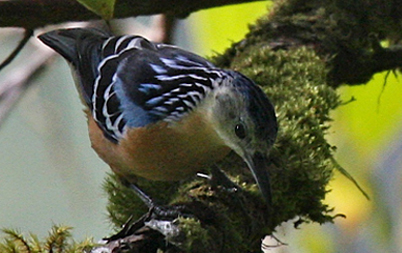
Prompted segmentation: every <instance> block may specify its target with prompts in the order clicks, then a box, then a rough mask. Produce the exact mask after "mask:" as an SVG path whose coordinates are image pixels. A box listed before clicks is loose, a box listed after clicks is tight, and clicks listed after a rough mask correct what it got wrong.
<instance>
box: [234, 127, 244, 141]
mask: <svg viewBox="0 0 402 253" xmlns="http://www.w3.org/2000/svg"><path fill="white" fill-rule="evenodd" d="M235 134H236V136H237V137H239V139H244V138H246V129H245V128H244V125H243V124H237V125H236V126H235Z"/></svg>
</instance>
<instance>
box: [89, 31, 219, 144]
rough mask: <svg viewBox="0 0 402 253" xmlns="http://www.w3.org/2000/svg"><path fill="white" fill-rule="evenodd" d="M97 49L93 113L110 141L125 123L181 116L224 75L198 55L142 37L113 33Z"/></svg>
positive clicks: (137, 124) (136, 124)
mask: <svg viewBox="0 0 402 253" xmlns="http://www.w3.org/2000/svg"><path fill="white" fill-rule="evenodd" d="M102 50H103V51H102V53H103V54H104V59H103V60H102V61H101V62H100V64H99V66H98V72H99V75H98V78H97V79H96V81H95V85H94V94H93V100H92V103H93V115H94V118H95V120H96V121H97V122H98V124H99V125H100V126H101V128H102V129H103V130H104V131H105V134H106V136H107V137H109V139H111V140H113V141H118V139H119V138H121V136H122V135H123V133H124V131H125V128H126V127H144V126H147V125H148V124H152V123H156V122H158V121H160V120H164V121H177V120H180V119H181V118H182V117H183V116H185V115H186V114H188V113H189V112H190V111H191V110H193V109H194V108H195V107H196V106H197V105H198V104H199V103H200V102H201V101H202V100H203V98H205V96H206V94H207V93H208V92H209V91H211V90H212V89H214V88H215V87H216V86H218V85H219V84H220V83H221V80H222V79H223V78H226V76H225V72H224V71H222V70H220V69H217V68H216V67H214V66H213V65H212V64H211V63H209V62H208V61H207V60H205V59H203V58H201V57H199V56H197V55H194V54H192V53H189V52H187V51H184V50H181V49H178V48H176V47H173V46H168V45H164V44H154V43H151V42H149V41H147V40H145V39H143V38H141V37H132V36H130V37H128V36H125V37H113V38H111V39H109V40H108V41H107V42H105V44H104V46H103V48H102Z"/></svg>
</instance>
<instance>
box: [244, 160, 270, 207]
mask: <svg viewBox="0 0 402 253" xmlns="http://www.w3.org/2000/svg"><path fill="white" fill-rule="evenodd" d="M245 161H246V163H247V165H248V167H249V169H250V170H251V172H252V174H253V176H254V179H255V181H256V182H257V185H258V187H259V188H260V191H261V194H262V196H263V198H264V199H265V201H266V202H267V204H268V208H269V209H270V208H271V206H272V196H271V183H270V180H269V174H268V164H269V162H268V156H267V155H265V154H262V153H260V152H255V153H254V154H252V155H250V156H246V157H245Z"/></svg>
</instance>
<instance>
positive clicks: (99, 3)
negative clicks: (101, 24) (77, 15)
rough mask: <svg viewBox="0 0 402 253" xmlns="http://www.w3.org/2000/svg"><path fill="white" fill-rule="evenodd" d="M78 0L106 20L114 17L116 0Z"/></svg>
mask: <svg viewBox="0 0 402 253" xmlns="http://www.w3.org/2000/svg"><path fill="white" fill-rule="evenodd" d="M77 2H79V3H80V4H82V5H84V6H85V7H86V8H87V9H88V10H90V11H92V12H94V13H96V14H97V15H99V16H101V17H102V18H103V19H105V20H110V19H112V18H113V13H114V4H115V3H116V0H77Z"/></svg>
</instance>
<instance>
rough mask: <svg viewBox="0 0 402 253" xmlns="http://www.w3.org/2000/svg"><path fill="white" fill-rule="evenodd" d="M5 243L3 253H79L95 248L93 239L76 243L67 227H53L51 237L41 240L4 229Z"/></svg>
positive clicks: (0, 249) (2, 244)
mask: <svg viewBox="0 0 402 253" xmlns="http://www.w3.org/2000/svg"><path fill="white" fill-rule="evenodd" d="M3 233H4V234H5V236H4V237H3V241H2V242H0V252H2V253H51V252H60V253H61V252H63V253H78V252H84V251H85V250H89V249H91V248H93V247H94V245H95V244H94V242H93V241H92V239H86V240H84V241H82V242H75V241H74V240H73V239H72V235H71V228H70V227H66V226H53V228H52V229H51V231H50V232H49V235H48V236H47V237H46V238H44V239H43V240H39V239H38V238H37V237H36V236H35V235H34V234H30V235H29V236H28V237H27V236H24V235H22V234H21V233H20V232H18V231H15V230H10V229H4V230H3Z"/></svg>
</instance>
